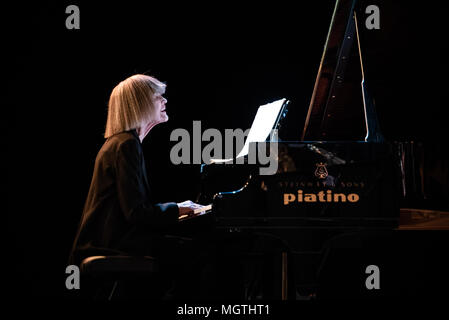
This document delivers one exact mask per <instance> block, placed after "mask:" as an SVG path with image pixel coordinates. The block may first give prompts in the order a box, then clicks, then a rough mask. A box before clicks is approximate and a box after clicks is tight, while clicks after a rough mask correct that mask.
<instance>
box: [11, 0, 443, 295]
mask: <svg viewBox="0 0 449 320" xmlns="http://www.w3.org/2000/svg"><path fill="white" fill-rule="evenodd" d="M69 4H77V5H78V6H79V8H80V13H81V21H80V22H81V23H80V30H68V29H66V27H65V19H66V17H67V14H66V13H65V9H66V7H67V6H68V5H69ZM369 4H377V5H378V6H379V8H380V14H381V24H380V30H371V31H368V30H364V31H363V36H364V39H365V52H364V55H365V60H364V63H365V69H366V77H367V79H369V81H370V85H371V92H372V95H373V96H374V97H375V98H376V103H377V109H378V114H379V119H380V123H381V127H382V129H383V131H384V134H385V136H386V137H387V139H388V140H390V141H405V140H413V141H423V142H426V143H428V144H429V145H430V146H431V148H432V149H433V150H434V151H435V152H436V154H437V157H440V158H441V159H445V160H444V161H443V163H445V165H446V168H447V154H448V149H449V148H448V143H447V138H448V136H449V135H448V127H449V126H448V125H447V117H446V112H445V110H444V109H445V107H446V106H447V101H446V99H447V90H448V89H447V83H448V81H447V68H446V67H447V34H446V32H447V28H446V27H445V25H446V22H445V15H444V10H443V9H442V8H443V7H442V5H438V4H436V3H433V2H432V3H430V2H413V3H411V2H403V3H398V2H396V1H395V2H394V3H392V1H371V2H369V3H368V2H367V3H366V5H369ZM366 5H365V7H366ZM333 6H334V2H333V1H307V2H305V1H302V2H299V3H297V4H295V5H287V4H283V3H280V2H270V3H267V4H262V3H255V4H253V5H247V6H245V7H243V6H242V5H241V4H239V3H235V4H233V3H228V2H210V3H209V4H207V5H203V4H201V5H200V4H197V3H193V2H183V3H182V4H181V3H171V4H168V3H165V4H164V5H161V4H157V3H156V2H153V1H146V2H145V3H140V2H139V3H131V2H129V1H123V2H117V3H113V4H112V3H109V2H105V3H103V4H93V3H90V2H77V1H75V2H73V3H72V2H63V3H60V4H51V5H50V4H45V3H39V4H34V5H33V6H29V5H25V4H23V5H22V4H18V5H16V6H15V8H14V9H11V12H8V13H5V14H6V15H9V16H10V17H12V18H13V19H12V20H11V23H9V25H8V27H9V28H8V29H7V30H8V35H9V37H8V39H9V40H11V43H10V44H8V45H7V47H8V49H11V50H12V57H11V58H10V60H9V61H5V62H6V63H7V64H8V65H11V64H12V66H13V68H14V75H13V76H11V77H9V76H8V79H7V80H8V85H11V88H10V89H9V90H8V94H10V95H11V97H12V98H13V99H12V100H11V101H12V104H11V105H10V106H12V108H7V109H8V110H12V115H8V114H7V113H6V111H5V115H7V117H6V118H5V119H4V121H3V124H4V125H5V128H6V130H7V132H8V134H7V135H6V137H7V141H8V142H10V145H9V149H8V153H7V157H6V158H7V159H8V160H9V162H8V167H7V174H8V177H9V179H8V181H9V183H8V185H7V187H8V191H9V192H8V193H7V195H8V208H9V210H8V211H9V212H8V233H7V235H8V238H9V239H7V242H6V245H7V246H8V247H9V248H10V249H11V251H12V255H10V257H11V261H12V264H8V269H9V273H8V277H7V279H8V280H7V282H8V283H9V284H10V286H8V289H7V290H8V292H9V294H10V295H18V296H19V297H24V298H29V297H33V298H39V297H69V296H70V295H69V294H68V293H67V290H66V289H65V286H64V281H65V276H66V275H65V273H64V271H65V267H66V265H67V257H68V253H69V249H70V246H71V244H72V240H73V237H74V235H75V231H76V228H77V225H78V222H79V219H80V215H81V212H82V208H83V204H84V200H85V197H86V195H87V191H88V188H89V183H90V179H91V174H92V170H93V164H94V160H95V156H96V153H97V151H98V150H99V148H100V147H101V145H102V143H103V141H104V140H103V137H102V134H103V130H104V124H105V119H106V111H107V109H106V108H107V102H108V98H109V94H110V92H111V90H112V88H113V87H114V86H115V85H116V84H117V83H118V82H119V81H121V80H123V79H125V78H126V77H128V76H130V75H132V74H134V73H147V74H150V75H154V76H156V77H157V78H158V79H160V80H162V81H164V82H166V83H167V85H168V87H167V93H166V97H167V98H168V104H167V110H168V115H169V117H170V120H169V122H168V123H165V124H163V125H159V126H157V127H156V128H155V129H153V131H152V132H151V133H150V134H149V136H148V137H147V138H146V140H145V142H144V150H145V157H146V160H147V165H148V168H149V172H150V179H151V184H152V185H153V189H154V191H155V194H156V197H157V200H158V201H162V202H163V201H183V200H186V199H192V200H193V199H194V198H195V196H196V194H197V192H198V187H199V165H197V164H192V165H182V166H175V165H173V164H171V162H170V157H169V153H170V149H171V147H172V146H173V145H174V144H175V143H174V142H170V141H169V137H170V133H171V132H172V130H174V129H175V128H185V129H187V130H189V131H190V132H191V131H192V121H194V120H201V123H202V129H203V130H205V129H206V128H217V129H220V130H223V129H225V128H232V129H234V128H243V129H246V128H249V127H250V125H251V121H252V119H253V117H254V115H255V112H256V110H257V108H258V106H259V105H261V104H264V103H267V102H269V101H272V100H274V99H277V98H281V97H287V98H289V99H290V100H292V101H295V106H298V108H295V109H294V110H290V114H289V117H290V121H291V119H295V121H296V123H297V130H296V132H293V131H292V132H290V133H289V135H290V137H287V138H289V139H297V140H299V139H300V133H301V131H302V128H303V126H304V119H305V115H306V112H307V107H308V103H309V101H310V97H311V93H312V90H313V85H314V81H315V77H316V72H317V68H318V65H319V60H320V58H321V54H322V49H323V45H324V41H325V37H326V34H327V31H328V27H329V23H330V18H331V14H332V9H333ZM362 6H363V5H362ZM362 21H364V19H363V20H362ZM362 45H363V44H362ZM11 116H13V117H14V118H15V120H16V121H9V120H7V119H10V118H11ZM446 170H447V169H446ZM446 190H447V184H446ZM446 209H447V208H446Z"/></svg>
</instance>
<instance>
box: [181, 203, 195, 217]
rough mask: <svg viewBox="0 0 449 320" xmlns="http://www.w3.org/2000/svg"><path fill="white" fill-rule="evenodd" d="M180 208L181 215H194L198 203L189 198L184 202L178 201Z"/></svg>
mask: <svg viewBox="0 0 449 320" xmlns="http://www.w3.org/2000/svg"><path fill="white" fill-rule="evenodd" d="M177 205H178V208H179V216H180V217H181V216H185V215H187V216H190V215H193V214H194V213H193V210H194V209H195V208H196V207H197V204H195V202H193V201H190V200H187V201H184V202H179V203H177Z"/></svg>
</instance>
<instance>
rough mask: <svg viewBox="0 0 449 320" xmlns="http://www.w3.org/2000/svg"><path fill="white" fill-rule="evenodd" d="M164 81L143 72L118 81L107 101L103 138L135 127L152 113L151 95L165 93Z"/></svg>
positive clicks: (149, 118) (150, 117) (148, 119)
mask: <svg viewBox="0 0 449 320" xmlns="http://www.w3.org/2000/svg"><path fill="white" fill-rule="evenodd" d="M165 87H166V85H165V83H162V82H160V81H159V80H157V79H156V78H154V77H150V76H147V75H144V74H135V75H133V76H131V77H129V78H127V79H125V80H123V81H122V82H120V83H119V84H118V85H117V86H116V87H115V88H114V89H113V90H112V93H111V96H110V97H109V103H108V118H107V121H106V130H105V133H104V137H105V138H109V137H110V136H112V135H114V134H116V133H119V132H122V131H128V130H131V129H136V128H138V127H140V126H141V125H142V123H143V122H144V121H150V120H151V119H152V118H153V115H154V105H153V96H154V95H155V94H161V95H162V94H164V93H165Z"/></svg>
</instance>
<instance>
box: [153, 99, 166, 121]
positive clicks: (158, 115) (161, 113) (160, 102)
mask: <svg viewBox="0 0 449 320" xmlns="http://www.w3.org/2000/svg"><path fill="white" fill-rule="evenodd" d="M153 103H154V111H155V113H154V116H155V119H154V122H156V124H157V123H162V122H167V121H168V115H167V111H166V110H165V108H166V106H165V104H166V103H167V99H165V98H164V97H163V96H162V95H160V94H155V95H154V96H153Z"/></svg>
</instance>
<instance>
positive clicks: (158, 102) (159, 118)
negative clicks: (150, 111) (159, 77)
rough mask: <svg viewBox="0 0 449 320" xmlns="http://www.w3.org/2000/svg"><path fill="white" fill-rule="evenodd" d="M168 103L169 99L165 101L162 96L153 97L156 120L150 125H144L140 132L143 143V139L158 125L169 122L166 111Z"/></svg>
mask: <svg viewBox="0 0 449 320" xmlns="http://www.w3.org/2000/svg"><path fill="white" fill-rule="evenodd" d="M166 103H167V99H165V98H164V97H163V96H162V95H160V94H156V95H154V96H153V104H154V118H153V119H152V121H150V122H148V123H144V124H143V125H142V127H141V128H140V130H139V136H140V140H141V141H143V139H144V138H145V137H146V135H147V134H148V132H150V130H151V129H152V128H153V127H154V126H155V125H157V124H158V123H162V122H167V121H168V115H167V111H166V110H165V108H166V106H165V104H166Z"/></svg>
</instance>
